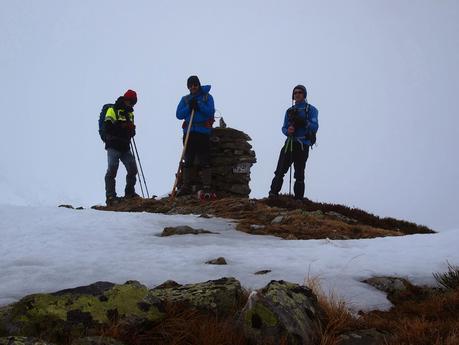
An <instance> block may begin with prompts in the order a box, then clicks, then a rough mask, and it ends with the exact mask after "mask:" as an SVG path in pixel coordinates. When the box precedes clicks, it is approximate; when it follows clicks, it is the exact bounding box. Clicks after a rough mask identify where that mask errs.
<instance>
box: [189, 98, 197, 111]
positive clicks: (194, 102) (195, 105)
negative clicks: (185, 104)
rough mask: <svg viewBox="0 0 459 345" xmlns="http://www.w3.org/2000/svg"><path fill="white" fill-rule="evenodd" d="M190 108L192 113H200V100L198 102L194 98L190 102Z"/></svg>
mask: <svg viewBox="0 0 459 345" xmlns="http://www.w3.org/2000/svg"><path fill="white" fill-rule="evenodd" d="M189 106H190V110H191V111H193V110H194V111H195V112H196V111H198V109H199V108H198V100H197V99H196V98H192V99H191V100H190V104H189Z"/></svg>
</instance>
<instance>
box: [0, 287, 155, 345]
mask: <svg viewBox="0 0 459 345" xmlns="http://www.w3.org/2000/svg"><path fill="white" fill-rule="evenodd" d="M147 294H148V288H147V287H145V286H144V285H141V284H140V283H139V282H136V281H129V282H126V283H125V284H122V285H115V284H112V283H108V282H98V283H95V284H92V285H89V286H84V287H78V288H75V289H68V290H62V291H59V292H56V293H51V294H34V295H29V296H26V297H24V298H22V299H21V300H20V301H18V302H16V303H14V304H11V305H9V306H6V307H3V308H0V335H13V334H19V335H23V336H40V337H42V338H44V339H48V340H50V341H52V342H56V343H63V342H64V340H65V339H69V338H71V339H76V338H79V337H84V336H87V335H92V334H94V333H95V332H97V330H98V329H100V328H101V327H103V326H108V325H110V324H112V323H113V322H118V321H124V320H136V324H151V323H153V322H157V321H160V320H161V319H162V318H163V313H162V310H163V309H162V308H163V306H162V305H161V303H159V302H158V301H157V302H156V303H155V304H152V303H149V304H148V305H146V304H145V303H143V299H144V298H145V296H147Z"/></svg>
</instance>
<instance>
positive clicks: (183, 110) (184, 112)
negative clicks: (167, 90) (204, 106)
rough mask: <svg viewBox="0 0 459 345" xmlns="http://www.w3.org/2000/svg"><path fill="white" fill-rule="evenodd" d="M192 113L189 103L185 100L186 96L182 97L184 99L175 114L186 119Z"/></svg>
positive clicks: (180, 118)
mask: <svg viewBox="0 0 459 345" xmlns="http://www.w3.org/2000/svg"><path fill="white" fill-rule="evenodd" d="M190 114H191V112H190V108H189V107H188V105H187V104H186V102H185V97H182V99H181V100H180V102H179V104H178V106H177V112H176V114H175V116H176V117H177V119H179V120H184V119H186V118H187V117H189V116H190Z"/></svg>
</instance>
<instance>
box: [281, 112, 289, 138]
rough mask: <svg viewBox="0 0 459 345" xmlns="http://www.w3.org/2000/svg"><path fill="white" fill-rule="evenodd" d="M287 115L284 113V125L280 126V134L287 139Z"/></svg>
mask: <svg viewBox="0 0 459 345" xmlns="http://www.w3.org/2000/svg"><path fill="white" fill-rule="evenodd" d="M288 122H289V121H288V114H287V112H285V117H284V125H283V126H282V133H284V135H285V136H287V137H288V127H289V123H288Z"/></svg>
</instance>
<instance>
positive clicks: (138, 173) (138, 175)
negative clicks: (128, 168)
mask: <svg viewBox="0 0 459 345" xmlns="http://www.w3.org/2000/svg"><path fill="white" fill-rule="evenodd" d="M129 145H130V146H131V153H132V156H133V157H134V161H135V162H136V163H135V165H136V167H137V159H136V158H135V152H134V147H133V146H132V143H131V142H129ZM137 179H138V180H139V185H140V191H141V192H142V198H145V194H144V193H143V187H142V179H141V178H140V172H139V169H137Z"/></svg>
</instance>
